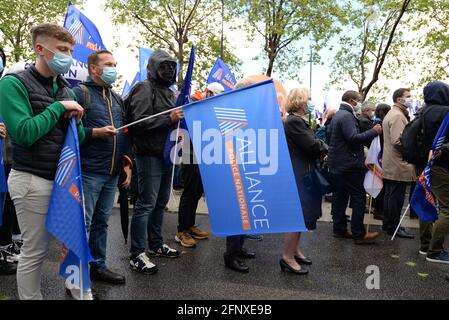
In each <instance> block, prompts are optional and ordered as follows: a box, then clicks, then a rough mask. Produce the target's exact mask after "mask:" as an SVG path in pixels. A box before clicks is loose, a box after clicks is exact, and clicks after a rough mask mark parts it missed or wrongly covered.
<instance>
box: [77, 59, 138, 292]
mask: <svg viewBox="0 0 449 320" xmlns="http://www.w3.org/2000/svg"><path fill="white" fill-rule="evenodd" d="M116 65H117V63H116V61H115V59H114V57H113V55H112V53H111V52H109V51H107V50H103V51H97V52H95V53H93V54H91V55H90V56H89V57H88V69H89V77H88V80H87V81H86V82H83V83H82V84H80V85H78V86H77V87H76V88H74V92H75V94H76V96H77V100H78V101H79V102H80V104H81V105H82V106H83V107H84V109H85V114H84V117H83V124H84V130H85V133H86V141H85V143H84V145H83V146H82V149H81V167H82V172H83V175H82V177H83V189H84V199H85V208H86V228H87V232H88V235H89V247H90V250H91V254H92V257H93V258H94V259H95V263H93V264H92V265H91V278H92V280H94V281H102V282H106V283H110V284H124V283H125V277H123V276H121V275H118V274H116V273H114V272H112V271H110V270H109V269H108V268H107V267H106V244H107V230H108V220H109V217H110V215H111V211H112V207H113V204H114V199H115V194H116V191H117V182H118V178H119V174H120V168H121V165H122V163H123V165H124V166H125V167H126V169H125V172H127V175H128V176H129V177H130V175H131V167H132V160H131V158H130V156H129V152H127V151H130V150H129V148H128V149H127V148H126V146H127V143H126V139H125V135H124V134H123V131H120V132H119V133H118V134H116V130H115V128H119V127H122V126H123V125H124V123H125V113H124V110H123V107H122V106H123V101H122V100H121V98H120V97H119V96H118V95H117V94H116V93H115V92H114V91H113V90H112V88H111V86H112V84H113V83H114V82H115V80H116V78H117V71H116ZM129 180H130V179H127V181H129ZM128 184H129V183H128ZM128 186H129V185H128Z"/></svg>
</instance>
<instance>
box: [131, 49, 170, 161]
mask: <svg viewBox="0 0 449 320" xmlns="http://www.w3.org/2000/svg"><path fill="white" fill-rule="evenodd" d="M164 62H166V63H169V64H171V66H172V68H174V70H175V72H174V75H173V77H172V79H168V80H164V79H163V78H161V76H160V72H159V71H161V66H162V64H163V63H164ZM147 70H148V80H145V81H143V82H140V83H138V84H137V85H136V86H135V87H134V89H133V91H132V92H131V94H130V95H129V97H128V101H127V105H128V108H129V109H128V115H129V119H128V120H129V122H134V121H137V120H140V119H143V118H146V117H148V116H151V115H154V114H157V113H160V112H163V111H166V110H169V109H173V108H174V107H175V103H176V99H175V95H174V92H173V91H172V90H171V89H170V86H171V85H173V84H174V83H175V82H176V61H175V60H174V59H173V58H172V57H171V56H170V55H169V54H168V53H166V52H164V51H162V50H157V51H155V52H154V53H153V54H152V55H151V57H150V60H149V61H148V66H147ZM171 126H172V122H171V120H170V115H169V114H168V113H167V114H164V115H161V116H159V117H156V118H153V119H150V120H147V121H144V122H141V123H139V124H137V125H135V126H133V127H131V134H132V137H133V147H134V152H135V153H136V154H140V155H147V156H156V157H158V156H162V152H163V149H164V145H165V140H166V138H167V135H168V132H169V130H170V127H171Z"/></svg>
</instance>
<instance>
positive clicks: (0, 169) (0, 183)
mask: <svg viewBox="0 0 449 320" xmlns="http://www.w3.org/2000/svg"><path fill="white" fill-rule="evenodd" d="M0 123H3V118H1V117H0ZM3 142H4V141H3V138H0V227H1V226H2V225H3V208H4V206H5V195H6V192H8V186H7V184H6V174H5V166H4V164H3Z"/></svg>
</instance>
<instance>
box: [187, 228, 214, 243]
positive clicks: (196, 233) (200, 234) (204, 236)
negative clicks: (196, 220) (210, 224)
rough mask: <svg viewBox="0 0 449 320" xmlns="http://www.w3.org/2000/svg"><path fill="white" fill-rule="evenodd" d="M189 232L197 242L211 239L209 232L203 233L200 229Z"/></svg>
mask: <svg viewBox="0 0 449 320" xmlns="http://www.w3.org/2000/svg"><path fill="white" fill-rule="evenodd" d="M188 232H189V233H190V235H191V236H192V237H193V238H194V239H197V240H204V239H207V238H209V232H206V231H202V230H200V229H198V228H195V227H191V228H190V229H189V230H188Z"/></svg>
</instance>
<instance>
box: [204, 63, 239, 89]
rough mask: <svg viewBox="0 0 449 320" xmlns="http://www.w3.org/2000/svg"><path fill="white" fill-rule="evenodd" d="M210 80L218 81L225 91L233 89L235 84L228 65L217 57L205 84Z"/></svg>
mask: <svg viewBox="0 0 449 320" xmlns="http://www.w3.org/2000/svg"><path fill="white" fill-rule="evenodd" d="M212 82H219V83H221V84H222V85H223V87H224V88H225V91H230V90H234V89H235V86H236V85H237V81H236V80H235V78H234V76H233V75H232V73H231V70H229V68H228V66H227V65H226V64H225V63H224V62H223V60H221V59H220V58H218V59H217V61H216V62H215V65H214V67H213V68H212V71H211V72H210V75H209V78H208V79H207V84H211V83H212Z"/></svg>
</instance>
